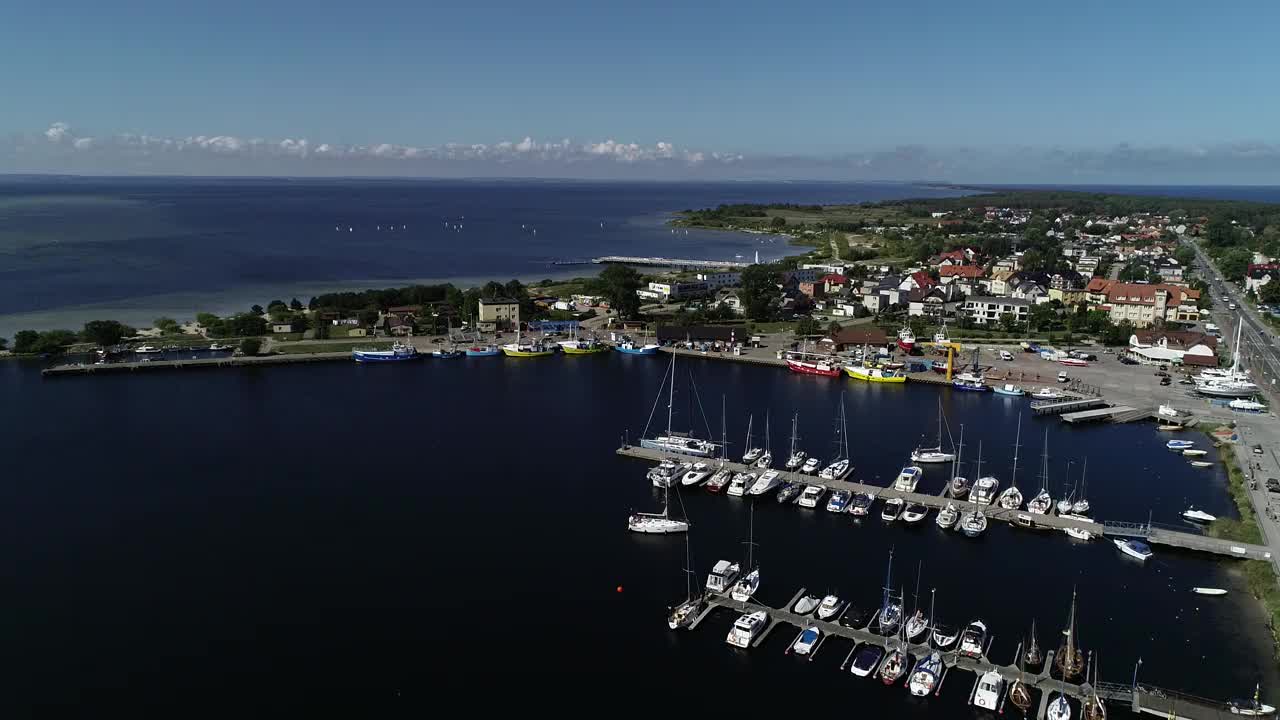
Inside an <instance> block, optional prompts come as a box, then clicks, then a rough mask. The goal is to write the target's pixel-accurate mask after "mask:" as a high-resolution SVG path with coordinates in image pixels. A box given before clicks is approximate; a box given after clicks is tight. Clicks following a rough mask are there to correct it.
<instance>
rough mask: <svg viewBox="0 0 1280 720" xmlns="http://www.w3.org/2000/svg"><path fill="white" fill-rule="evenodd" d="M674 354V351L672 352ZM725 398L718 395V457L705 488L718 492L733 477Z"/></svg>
mask: <svg viewBox="0 0 1280 720" xmlns="http://www.w3.org/2000/svg"><path fill="white" fill-rule="evenodd" d="M673 354H674V353H673ZM724 402H725V399H724V396H723V395H721V396H720V459H719V460H718V461H717V468H716V471H715V474H713V475H712V476H711V479H710V480H708V481H707V486H706V487H707V490H708V491H710V492H713V493H718V492H720V491H721V490H723V489H724V486H725V485H728V484H729V481H730V480H731V479H733V468H731V467H729V432H728V430H726V429H725V404H724Z"/></svg>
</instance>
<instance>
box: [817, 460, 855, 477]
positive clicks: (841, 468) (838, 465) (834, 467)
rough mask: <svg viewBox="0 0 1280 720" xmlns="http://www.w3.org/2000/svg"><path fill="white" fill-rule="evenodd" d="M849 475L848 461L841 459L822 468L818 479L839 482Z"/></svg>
mask: <svg viewBox="0 0 1280 720" xmlns="http://www.w3.org/2000/svg"><path fill="white" fill-rule="evenodd" d="M848 474H849V460H848V459H846V458H841V459H839V460H836V461H834V462H832V463H831V464H830V465H828V466H826V467H824V468H822V472H820V473H818V477H820V478H822V479H823V480H840V479H843V478H844V477H845V476H846V475H848Z"/></svg>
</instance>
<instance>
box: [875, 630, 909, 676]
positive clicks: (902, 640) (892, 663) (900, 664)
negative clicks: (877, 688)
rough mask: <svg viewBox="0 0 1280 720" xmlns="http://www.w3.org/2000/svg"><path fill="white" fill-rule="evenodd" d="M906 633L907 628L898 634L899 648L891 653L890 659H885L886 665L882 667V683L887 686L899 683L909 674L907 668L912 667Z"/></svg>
mask: <svg viewBox="0 0 1280 720" xmlns="http://www.w3.org/2000/svg"><path fill="white" fill-rule="evenodd" d="M905 633H906V630H905V628H904V629H902V630H900V631H899V632H898V636H897V640H898V647H896V648H894V649H893V650H892V651H891V652H890V653H889V657H887V658H885V660H884V664H883V665H881V666H880V682H882V683H884V684H885V685H892V684H894V683H896V682H898V680H899V679H901V678H902V676H903V675H905V674H906V673H907V668H908V667H910V666H911V657H910V656H909V655H907V639H906V635H905Z"/></svg>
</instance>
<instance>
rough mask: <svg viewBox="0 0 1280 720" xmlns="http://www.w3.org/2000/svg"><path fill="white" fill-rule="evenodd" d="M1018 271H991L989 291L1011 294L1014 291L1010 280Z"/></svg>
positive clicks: (996, 293)
mask: <svg viewBox="0 0 1280 720" xmlns="http://www.w3.org/2000/svg"><path fill="white" fill-rule="evenodd" d="M1016 274H1017V272H1016V271H1014V270H997V271H995V272H993V273H991V282H990V283H989V284H988V286H987V291H988V292H990V293H991V294H992V295H1009V294H1011V293H1012V292H1013V288H1012V287H1011V286H1010V283H1009V281H1010V280H1011V279H1013V276H1014V275H1016Z"/></svg>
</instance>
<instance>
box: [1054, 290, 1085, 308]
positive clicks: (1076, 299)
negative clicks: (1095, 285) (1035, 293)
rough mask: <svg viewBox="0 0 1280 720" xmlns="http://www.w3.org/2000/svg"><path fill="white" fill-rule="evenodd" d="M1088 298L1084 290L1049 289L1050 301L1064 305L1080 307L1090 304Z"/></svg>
mask: <svg viewBox="0 0 1280 720" xmlns="http://www.w3.org/2000/svg"><path fill="white" fill-rule="evenodd" d="M1088 297H1089V294H1088V293H1087V292H1085V289H1084V288H1055V287H1051V288H1049V299H1050V300H1057V301H1058V302H1060V303H1062V304H1063V305H1079V304H1081V303H1085V302H1088Z"/></svg>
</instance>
